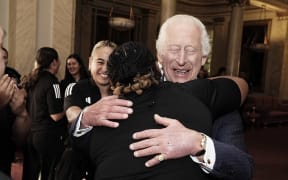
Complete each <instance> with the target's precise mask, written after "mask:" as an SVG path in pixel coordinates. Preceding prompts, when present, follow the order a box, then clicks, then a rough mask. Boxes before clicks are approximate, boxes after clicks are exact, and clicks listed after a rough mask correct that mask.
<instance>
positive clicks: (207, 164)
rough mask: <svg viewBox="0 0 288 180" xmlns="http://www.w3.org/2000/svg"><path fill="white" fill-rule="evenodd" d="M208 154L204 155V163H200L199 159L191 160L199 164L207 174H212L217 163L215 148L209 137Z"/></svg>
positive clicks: (193, 158) (207, 143) (193, 157)
mask: <svg viewBox="0 0 288 180" xmlns="http://www.w3.org/2000/svg"><path fill="white" fill-rule="evenodd" d="M205 150H206V152H205V154H204V157H203V160H204V162H200V161H199V160H198V158H197V157H195V156H191V155H190V157H191V159H192V160H193V161H194V162H196V163H198V164H199V165H200V166H201V169H202V170H203V171H204V172H206V173H210V172H211V171H212V169H213V167H214V164H215V161H216V153H215V146H214V142H213V140H212V139H211V138H210V137H209V136H207V142H206V148H205Z"/></svg>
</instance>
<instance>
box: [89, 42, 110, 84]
mask: <svg viewBox="0 0 288 180" xmlns="http://www.w3.org/2000/svg"><path fill="white" fill-rule="evenodd" d="M112 51H113V49H112V48H111V47H99V48H98V49H96V51H95V52H94V54H93V55H92V56H91V57H90V59H89V70H90V72H91V76H92V78H93V80H94V81H95V83H96V84H97V85H98V86H107V85H110V79H109V77H108V71H107V62H108V59H109V56H110V54H111V53H112Z"/></svg>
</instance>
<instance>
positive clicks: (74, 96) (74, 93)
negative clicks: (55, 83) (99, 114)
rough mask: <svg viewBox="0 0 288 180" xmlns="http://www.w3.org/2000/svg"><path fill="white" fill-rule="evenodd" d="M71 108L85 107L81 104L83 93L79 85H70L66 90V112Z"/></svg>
mask: <svg viewBox="0 0 288 180" xmlns="http://www.w3.org/2000/svg"><path fill="white" fill-rule="evenodd" d="M71 106H78V107H82V106H83V104H82V103H81V93H80V89H79V84H78V83H71V84H69V85H68V86H67V88H66V90H65V98H64V111H66V110H67V109H68V108H69V107H71Z"/></svg>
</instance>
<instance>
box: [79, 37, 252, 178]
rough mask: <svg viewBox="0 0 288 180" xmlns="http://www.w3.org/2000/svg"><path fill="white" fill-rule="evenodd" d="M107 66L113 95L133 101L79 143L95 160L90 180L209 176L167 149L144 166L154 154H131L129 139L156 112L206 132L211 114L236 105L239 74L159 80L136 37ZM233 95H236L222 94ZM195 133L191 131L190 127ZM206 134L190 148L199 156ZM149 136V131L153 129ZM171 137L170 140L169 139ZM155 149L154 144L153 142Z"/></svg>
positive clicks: (145, 126) (151, 125)
mask: <svg viewBox="0 0 288 180" xmlns="http://www.w3.org/2000/svg"><path fill="white" fill-rule="evenodd" d="M107 70H108V74H109V77H110V81H111V89H112V90H113V94H115V95H119V96H120V97H121V98H123V99H128V100H131V101H132V102H133V113H132V114H130V115H129V117H128V119H127V120H125V121H123V122H121V123H120V125H119V127H118V128H115V129H114V128H107V127H100V126H96V127H93V128H92V130H91V131H89V133H86V134H85V135H83V136H80V137H78V138H77V142H81V143H82V145H84V144H85V143H83V142H87V143H86V144H85V148H87V147H88V148H89V151H90V152H89V153H90V159H91V160H92V162H93V163H94V164H95V167H96V169H95V176H94V179H97V180H99V179H100V180H101V179H117V180H119V179H123V180H124V179H125V180H126V179H127V180H128V179H133V180H134V179H150V180H163V179H165V180H176V179H197V180H201V179H203V180H204V179H211V177H208V176H206V174H205V173H204V172H203V171H202V170H201V168H200V167H199V166H198V164H196V163H194V164H191V159H190V158H191V157H189V156H187V157H183V158H178V159H173V160H165V150H163V153H161V154H159V155H157V156H155V157H154V159H155V161H159V162H161V163H160V164H159V165H158V166H155V167H149V166H147V165H146V166H145V162H146V161H147V160H149V159H151V158H153V157H149V156H148V157H143V158H135V157H134V155H133V152H132V151H131V150H130V149H129V144H131V143H133V142H134V141H135V140H133V139H132V134H133V133H134V132H137V131H141V130H145V129H153V128H154V129H159V128H162V126H161V125H159V124H157V123H156V122H155V120H154V119H153V117H154V116H156V117H157V116H158V115H155V114H159V115H161V116H165V117H172V118H174V119H181V123H183V124H184V125H185V126H186V127H189V128H192V127H193V129H196V130H198V131H200V132H203V133H205V134H207V135H209V134H210V129H211V126H212V121H213V119H215V117H217V116H220V115H222V114H225V113H227V112H229V111H232V110H234V109H235V108H238V107H239V106H240V104H241V103H242V102H241V96H245V94H241V93H240V92H245V91H240V88H241V89H245V88H247V87H246V86H245V87H241V86H239V83H238V82H237V81H241V79H239V78H231V79H228V78H218V79H213V80H209V79H199V80H193V81H189V82H187V83H181V84H180V83H171V82H160V73H159V71H158V68H157V66H156V59H155V58H154V57H153V55H152V54H151V52H150V51H149V50H148V49H147V48H145V47H144V46H142V45H140V44H139V43H136V42H127V43H124V44H122V45H121V46H118V47H117V48H116V49H115V50H114V51H113V52H112V54H111V55H110V57H109V61H108V64H107ZM227 96H228V97H229V96H231V97H232V96H233V97H236V98H235V99H233V100H231V98H224V97H227ZM191 133H193V131H191ZM205 134H201V137H199V145H198V149H193V152H195V151H196V152H197V153H196V154H195V153H190V154H193V155H194V156H200V155H202V154H203V151H204V152H205V139H206V138H205V137H206V135H205ZM151 136H153V135H152V134H151ZM168 142H169V141H168ZM150 146H151V147H154V148H157V147H158V144H151V145H150Z"/></svg>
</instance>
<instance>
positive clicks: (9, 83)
mask: <svg viewBox="0 0 288 180" xmlns="http://www.w3.org/2000/svg"><path fill="white" fill-rule="evenodd" d="M15 87H16V84H15V81H14V80H13V79H12V78H10V77H9V76H8V75H7V74H5V75H3V76H2V77H0V108H1V107H3V106H4V105H6V104H8V102H9V101H10V100H11V98H12V96H13V93H14V91H15Z"/></svg>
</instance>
